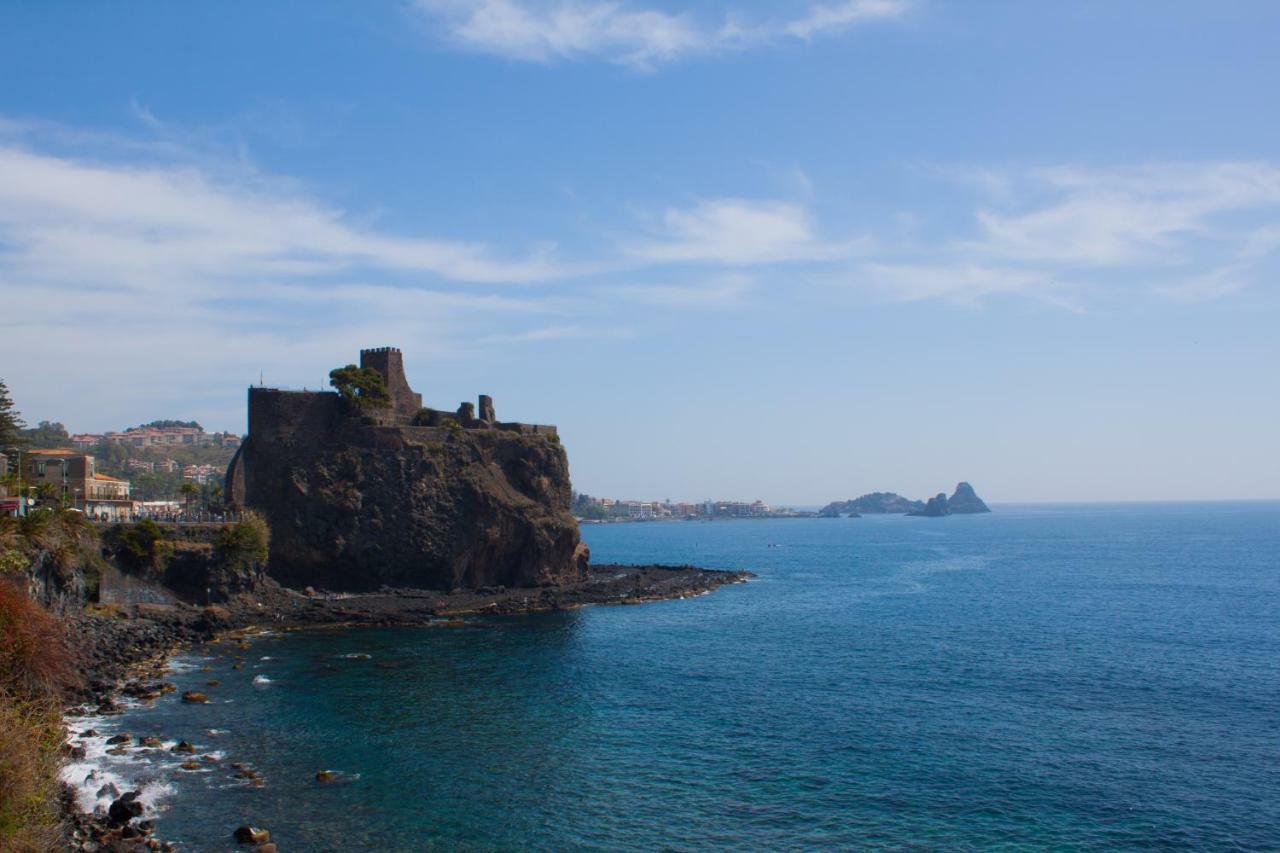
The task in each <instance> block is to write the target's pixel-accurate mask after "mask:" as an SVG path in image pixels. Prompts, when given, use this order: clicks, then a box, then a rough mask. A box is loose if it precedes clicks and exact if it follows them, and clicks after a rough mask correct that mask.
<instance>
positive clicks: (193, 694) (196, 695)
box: [182, 690, 209, 705]
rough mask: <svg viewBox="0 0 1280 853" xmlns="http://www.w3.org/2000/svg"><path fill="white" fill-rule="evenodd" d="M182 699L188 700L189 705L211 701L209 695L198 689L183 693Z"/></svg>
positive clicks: (204, 703) (205, 703)
mask: <svg viewBox="0 0 1280 853" xmlns="http://www.w3.org/2000/svg"><path fill="white" fill-rule="evenodd" d="M182 701H183V702H186V703H187V704H188V705H207V704H208V703H209V697H208V696H206V695H205V694H203V693H201V692H199V691H198V690H188V691H187V692H186V693H183V694H182Z"/></svg>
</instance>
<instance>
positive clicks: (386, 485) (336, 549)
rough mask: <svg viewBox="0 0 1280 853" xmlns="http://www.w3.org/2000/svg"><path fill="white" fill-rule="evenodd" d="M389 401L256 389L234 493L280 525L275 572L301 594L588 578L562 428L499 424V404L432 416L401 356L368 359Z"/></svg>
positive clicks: (364, 358)
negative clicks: (311, 589) (371, 405)
mask: <svg viewBox="0 0 1280 853" xmlns="http://www.w3.org/2000/svg"><path fill="white" fill-rule="evenodd" d="M360 366H361V367H364V368H372V369H373V370H376V371H377V372H378V373H379V374H380V375H381V376H382V378H383V380H384V381H385V383H386V387H387V392H388V396H389V397H390V401H389V405H387V406H386V407H385V408H378V409H372V410H363V411H361V410H358V409H357V408H356V407H353V406H351V405H350V404H349V403H348V401H347V400H345V399H344V398H343V397H342V396H341V395H340V394H338V393H337V392H336V391H288V390H283V389H278V388H265V387H256V386H255V387H251V388H249V399H248V415H249V434H248V437H247V438H246V439H245V441H244V443H243V444H242V445H241V447H240V449H239V451H238V452H237V453H236V456H235V458H233V459H232V461H231V465H230V466H229V467H228V469H227V477H226V487H225V493H226V495H227V499H228V501H229V502H230V503H231V504H233V505H236V506H239V507H246V508H250V509H255V510H257V511H259V512H261V513H262V514H263V515H264V516H265V517H266V519H267V522H268V524H269V525H270V527H271V534H272V544H271V561H270V562H271V571H272V573H273V574H275V575H277V577H278V579H280V580H282V581H285V582H286V583H293V584H297V585H302V584H314V585H316V586H322V585H323V586H325V587H327V588H331V589H343V588H347V589H365V588H377V587H378V586H379V585H381V584H391V585H404V586H428V587H433V588H455V587H473V586H477V585H485V584H504V585H507V586H532V585H537V584H540V583H547V582H552V581H561V580H567V579H573V578H576V577H580V576H581V575H582V574H583V573H584V572H585V570H586V551H585V546H583V545H582V544H581V540H580V539H579V536H578V529H577V524H576V523H575V522H574V520H573V516H572V514H571V513H569V499H570V495H571V489H570V485H569V466H568V458H567V456H566V455H565V452H564V448H563V447H562V446H561V445H560V438H559V435H558V433H557V431H556V428H555V427H554V426H550V425H544V424H526V423H517V422H511V421H499V420H498V419H497V416H496V414H495V411H494V405H493V398H492V397H489V396H488V395H480V397H479V400H478V405H476V404H473V403H470V402H464V403H462V404H461V405H459V406H458V408H457V409H456V410H442V409H433V408H429V407H424V406H423V405H422V395H421V394H418V393H417V392H415V391H414V390H413V389H412V388H411V387H410V386H409V382H408V379H407V378H406V376H405V371H404V358H403V355H402V354H401V352H400V350H398V349H396V348H394V347H380V348H377V349H366V350H362V351H361V352H360Z"/></svg>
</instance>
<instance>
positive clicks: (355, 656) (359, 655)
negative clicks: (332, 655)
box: [338, 652, 373, 660]
mask: <svg viewBox="0 0 1280 853" xmlns="http://www.w3.org/2000/svg"><path fill="white" fill-rule="evenodd" d="M338 657H340V658H342V659H343V660H369V659H371V658H372V657H373V655H369V654H365V653H364V652H348V653H347V654H345V655H338Z"/></svg>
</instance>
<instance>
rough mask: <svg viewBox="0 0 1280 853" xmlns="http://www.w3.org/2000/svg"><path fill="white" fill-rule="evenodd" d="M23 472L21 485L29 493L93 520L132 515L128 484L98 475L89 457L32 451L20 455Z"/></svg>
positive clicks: (104, 475) (71, 451)
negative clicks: (55, 500)
mask: <svg viewBox="0 0 1280 853" xmlns="http://www.w3.org/2000/svg"><path fill="white" fill-rule="evenodd" d="M22 469H23V470H22V485H23V488H24V490H26V491H27V492H28V494H31V493H33V492H34V493H35V494H36V495H37V496H39V494H40V493H41V492H43V493H45V494H52V495H53V496H55V497H58V498H60V499H61V500H62V502H63V504H64V505H66V506H70V507H74V508H76V509H78V510H81V511H83V512H84V513H85V514H86V515H89V516H91V517H93V518H105V519H109V520H111V521H119V520H121V519H125V518H128V517H129V516H130V515H131V514H132V513H133V499H132V498H131V497H130V494H129V481H128V480H120V479H117V478H116V477H110V476H108V475H106V474H102V473H99V472H98V470H97V465H96V463H95V462H94V459H93V457H92V456H89V455H88V454H85V453H78V452H76V451H74V450H32V451H29V452H27V453H24V454H23V457H22ZM42 486H43V487H45V488H41V487H42Z"/></svg>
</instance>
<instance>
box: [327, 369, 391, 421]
mask: <svg viewBox="0 0 1280 853" xmlns="http://www.w3.org/2000/svg"><path fill="white" fill-rule="evenodd" d="M329 384H330V385H332V386H333V387H334V388H336V389H337V391H338V393H339V394H341V395H342V399H344V400H346V401H347V403H349V404H351V405H352V406H354V407H355V408H356V409H357V410H359V411H361V412H367V411H370V410H373V409H383V408H386V407H387V406H389V405H391V395H390V394H389V393H387V383H386V381H385V380H384V379H383V378H382V374H381V373H379V372H378V371H376V370H374V369H373V368H372V367H356V366H355V365H354V364H348V365H347V366H346V367H339V368H335V369H334V370H331V371H329Z"/></svg>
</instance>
